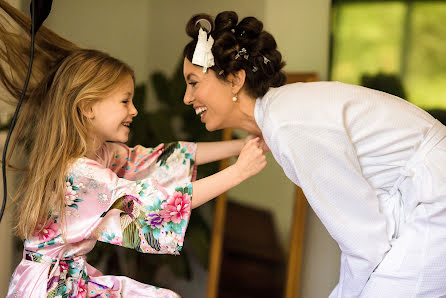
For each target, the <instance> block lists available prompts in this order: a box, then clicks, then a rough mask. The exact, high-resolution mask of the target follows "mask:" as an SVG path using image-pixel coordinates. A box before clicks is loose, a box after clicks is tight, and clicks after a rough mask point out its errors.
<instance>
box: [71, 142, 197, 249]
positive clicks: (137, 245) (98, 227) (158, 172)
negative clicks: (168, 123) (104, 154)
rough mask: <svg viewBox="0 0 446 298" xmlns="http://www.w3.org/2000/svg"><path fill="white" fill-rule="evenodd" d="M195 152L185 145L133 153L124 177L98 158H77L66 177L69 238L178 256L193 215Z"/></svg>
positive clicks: (139, 148)
mask: <svg viewBox="0 0 446 298" xmlns="http://www.w3.org/2000/svg"><path fill="white" fill-rule="evenodd" d="M166 148H170V149H169V151H167V150H166ZM195 148H196V147H195V144H193V143H181V142H180V143H175V144H174V145H173V146H172V147H157V149H153V151H151V153H149V152H150V150H151V149H148V150H147V149H146V148H143V147H138V148H136V149H129V152H130V154H129V155H128V156H129V159H132V160H126V161H125V162H122V164H123V165H125V166H126V167H127V166H128V167H131V168H130V169H127V168H125V169H123V170H122V173H123V176H124V178H120V177H119V175H117V173H116V172H115V171H113V170H112V169H109V168H107V167H104V166H103V165H101V164H100V163H98V162H95V161H93V160H90V159H86V158H81V159H79V160H77V161H76V162H75V163H74V164H73V166H72V167H71V170H70V171H69V172H68V176H67V194H68V195H67V196H66V200H67V207H66V209H67V210H66V211H67V222H68V225H67V226H68V234H67V235H68V238H70V239H71V241H73V242H76V241H82V240H83V239H89V240H99V241H103V242H107V243H112V244H115V245H120V246H124V247H127V248H131V249H135V250H137V251H140V252H144V253H158V254H179V251H180V250H181V248H182V246H183V240H184V235H185V231H186V228H187V224H188V222H189V217H190V213H191V200H192V183H191V182H192V180H193V178H194V177H193V173H194V171H193V168H194V158H195ZM132 150H135V152H132ZM144 151H145V152H146V154H145V155H144V154H143V153H144ZM153 152H157V153H156V154H155V155H153ZM144 159H147V160H146V161H144ZM150 159H152V161H151V162H149V160H150ZM123 160H125V158H123ZM138 161H141V163H139V162H138ZM134 163H138V164H137V165H134ZM120 168H122V166H120ZM136 169H138V171H135V170H136ZM139 170H140V171H139ZM119 171H121V170H118V172H119ZM126 176H127V177H129V178H132V179H127V178H126ZM157 178H161V180H160V181H159V180H157ZM75 238H77V239H75Z"/></svg>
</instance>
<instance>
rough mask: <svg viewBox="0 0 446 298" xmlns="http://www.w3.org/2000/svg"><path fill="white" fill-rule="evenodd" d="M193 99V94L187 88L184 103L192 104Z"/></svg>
mask: <svg viewBox="0 0 446 298" xmlns="http://www.w3.org/2000/svg"><path fill="white" fill-rule="evenodd" d="M192 100H193V98H192V95H191V94H190V93H189V92H187V90H186V93H184V97H183V102H184V104H186V105H190V104H191V103H192Z"/></svg>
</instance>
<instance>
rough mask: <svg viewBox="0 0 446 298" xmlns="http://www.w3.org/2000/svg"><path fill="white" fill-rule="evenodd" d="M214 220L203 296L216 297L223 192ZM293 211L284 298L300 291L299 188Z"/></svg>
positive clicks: (302, 77) (296, 78) (312, 77)
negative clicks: (205, 290) (205, 287)
mask: <svg viewBox="0 0 446 298" xmlns="http://www.w3.org/2000/svg"><path fill="white" fill-rule="evenodd" d="M317 80H318V75H317V73H314V72H308V73H304V72H293V73H288V74H287V83H295V82H313V81H317ZM231 138H232V129H229V128H228V129H225V130H224V131H223V138H222V139H223V140H230V139H231ZM228 165H229V159H227V160H223V161H221V163H220V170H222V169H224V168H226V167H227V166H228ZM216 200H217V201H216V206H215V213H214V223H213V229H212V236H211V245H210V254H209V276H208V286H207V292H206V297H207V298H217V297H218V290H219V281H220V271H221V261H222V248H223V239H224V233H225V231H224V228H225V218H226V208H227V196H226V193H224V194H222V195H220V196H219V197H218V198H217V199H216ZM294 201H295V203H294V204H295V206H294V214H293V220H292V227H291V235H290V247H289V255H288V258H287V259H288V264H287V270H286V278H285V281H284V283H285V285H284V286H285V289H284V291H282V292H283V293H284V297H285V298H296V297H298V294H299V291H300V280H301V266H302V256H303V248H304V231H305V219H306V209H307V201H306V198H305V196H304V194H303V192H302V190H301V189H300V188H299V187H297V186H296V187H295V191H294Z"/></svg>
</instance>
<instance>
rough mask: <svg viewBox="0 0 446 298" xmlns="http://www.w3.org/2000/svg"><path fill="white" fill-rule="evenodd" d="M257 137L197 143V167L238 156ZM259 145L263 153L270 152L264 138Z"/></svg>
mask: <svg viewBox="0 0 446 298" xmlns="http://www.w3.org/2000/svg"><path fill="white" fill-rule="evenodd" d="M256 137H257V136H255V135H247V136H246V137H245V138H243V139H238V140H230V141H221V142H207V143H197V151H196V153H195V163H196V165H202V164H206V163H209V162H213V161H216V160H221V159H225V158H228V157H232V156H237V155H239V154H240V151H241V150H242V148H243V146H245V145H246V144H247V143H248V141H249V140H252V139H254V138H256ZM259 144H260V147H261V148H262V149H263V152H266V151H269V148H268V146H266V144H265V141H264V140H263V138H262V139H259Z"/></svg>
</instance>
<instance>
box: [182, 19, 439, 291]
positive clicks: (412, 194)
mask: <svg viewBox="0 0 446 298" xmlns="http://www.w3.org/2000/svg"><path fill="white" fill-rule="evenodd" d="M204 24H207V26H206V27H209V29H206V28H204V27H202V25H204ZM186 32H187V34H188V35H189V36H190V37H191V38H192V41H190V42H189V43H188V44H187V45H186V46H185V48H184V77H185V80H186V82H187V90H186V93H185V96H184V102H185V104H187V105H192V106H193V108H194V109H195V110H196V112H197V114H198V115H200V117H201V121H202V122H203V123H205V125H206V128H207V129H208V130H210V131H213V130H217V129H223V128H227V127H232V128H239V129H243V130H245V131H247V132H249V133H251V134H257V135H262V136H263V138H264V140H265V142H266V144H267V146H268V147H269V148H270V150H271V152H272V154H273V156H274V158H275V159H276V161H277V162H278V163H279V164H280V165H281V166H282V168H283V170H284V172H285V173H286V175H287V176H288V178H290V179H291V180H292V181H293V182H294V183H295V184H297V185H299V186H300V187H302V189H303V191H304V193H305V195H306V197H307V199H308V202H309V204H310V205H311V207H312V208H313V209H314V211H315V212H316V214H317V215H318V216H319V218H320V219H321V221H322V222H323V224H324V225H325V226H326V228H327V230H328V231H329V233H330V234H331V236H332V237H333V238H334V239H335V240H336V241H337V242H338V244H339V247H340V248H341V251H342V255H341V268H340V279H339V283H338V285H337V286H336V288H335V289H334V290H333V292H332V293H331V295H330V297H359V296H360V297H439V296H442V295H446V283H445V282H444V280H446V262H445V260H446V246H445V245H444V243H445V241H446V172H445V171H444V170H443V168H444V165H446V137H445V136H446V127H445V126H443V125H442V124H440V123H439V122H438V121H437V120H436V119H434V118H433V117H431V116H430V115H429V114H428V113H426V112H425V111H423V110H421V109H419V108H417V107H416V106H414V105H412V104H410V103H408V102H407V101H404V100H403V99H400V98H398V97H395V96H392V95H389V94H386V93H383V92H379V91H374V90H371V89H367V88H364V87H360V86H353V85H347V84H343V83H339V82H315V83H295V84H290V85H286V86H282V85H283V84H284V83H285V75H284V73H283V72H282V67H283V65H284V62H283V61H282V57H281V54H280V52H279V51H278V50H277V46H276V42H275V40H274V38H273V36H272V35H271V34H269V33H267V32H265V31H263V25H262V23H261V21H259V20H258V19H256V18H253V17H248V18H244V19H243V20H241V21H240V22H238V16H237V14H236V13H234V12H222V13H220V14H218V15H217V17H216V18H215V25H214V20H213V18H212V17H210V16H208V15H205V14H200V15H195V16H193V17H192V18H191V19H190V20H189V22H188V24H187V27H186ZM209 32H210V33H209Z"/></svg>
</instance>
